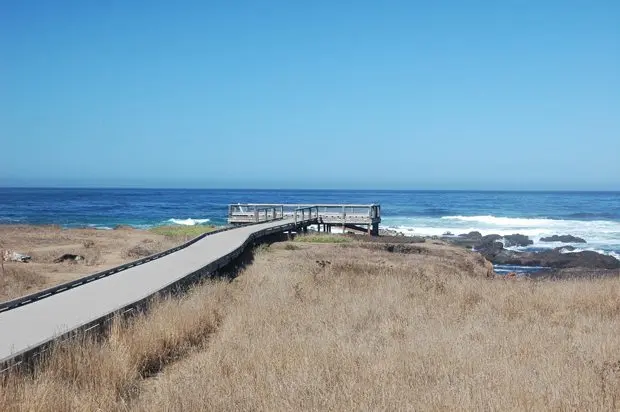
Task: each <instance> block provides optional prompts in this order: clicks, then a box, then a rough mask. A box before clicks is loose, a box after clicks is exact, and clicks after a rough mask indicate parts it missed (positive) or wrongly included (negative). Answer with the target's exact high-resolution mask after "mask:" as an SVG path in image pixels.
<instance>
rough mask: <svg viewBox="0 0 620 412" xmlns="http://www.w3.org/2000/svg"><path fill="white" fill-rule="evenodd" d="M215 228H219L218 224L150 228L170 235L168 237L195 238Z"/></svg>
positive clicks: (153, 231) (155, 231) (156, 232)
mask: <svg viewBox="0 0 620 412" xmlns="http://www.w3.org/2000/svg"><path fill="white" fill-rule="evenodd" d="M214 230H217V226H212V225H209V226H204V225H196V226H181V225H179V226H176V225H170V226H157V227H153V228H151V229H149V231H150V232H152V233H155V234H158V235H162V236H168V237H186V238H193V237H196V236H200V235H202V234H203V233H209V232H213V231H214Z"/></svg>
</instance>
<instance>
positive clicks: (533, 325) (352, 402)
mask: <svg viewBox="0 0 620 412" xmlns="http://www.w3.org/2000/svg"><path fill="white" fill-rule="evenodd" d="M298 239H299V238H298ZM289 245H293V246H294V248H291V247H289ZM369 246H372V247H369ZM384 246H385V247H384ZM391 246H394V245H391ZM398 246H399V247H390V245H382V244H380V243H372V244H367V243H365V242H349V243H348V244H331V245H329V246H325V245H323V244H314V243H311V242H302V241H295V242H282V243H275V244H272V245H271V246H270V247H261V248H260V249H259V250H258V251H257V252H256V253H255V256H254V261H253V264H252V265H250V266H247V267H246V268H245V269H243V270H242V271H241V272H240V273H238V274H236V275H237V276H236V277H234V278H232V279H231V278H224V279H219V280H218V279H216V280H209V281H206V282H204V283H202V284H200V285H198V286H196V287H194V288H193V289H192V290H191V291H190V292H189V293H187V294H185V295H183V296H176V297H164V298H161V299H159V300H158V301H155V302H153V304H152V305H151V310H150V311H148V312H145V313H143V314H140V315H138V316H134V317H133V318H131V319H125V320H123V319H118V320H117V322H116V323H115V324H114V326H113V327H112V328H111V331H110V333H109V334H108V335H107V337H104V338H100V339H94V338H92V337H90V338H89V337H86V338H83V339H82V340H76V341H73V342H69V343H66V344H64V345H60V346H59V347H57V348H56V349H55V350H54V351H53V353H51V354H50V355H49V356H48V357H47V359H46V360H45V361H44V362H42V363H41V364H40V365H39V366H38V367H37V368H36V370H35V371H34V372H33V373H19V372H14V373H12V374H10V375H8V376H7V377H5V379H4V380H3V381H2V385H1V387H0V410H3V411H5V410H6V411H21V410H23V411H26V410H42V411H46V410H47V411H63V410H110V411H114V410H116V411H125V410H136V411H147V410H148V411H151V410H168V411H175V410H231V409H235V410H250V409H251V410H317V409H321V410H323V409H327V410H345V409H346V410H352V409H353V410H358V409H372V410H403V409H416V410H445V409H449V410H457V409H458V410H463V409H467V410H480V409H489V410H515V409H516V410H524V409H526V410H549V409H555V410H566V409H570V410H614V409H617V408H618V406H619V405H620V357H619V355H618V354H619V353H620V336H619V335H618V334H617V331H618V330H620V303H619V302H620V279H618V277H608V278H602V279H571V280H564V281H534V280H527V279H521V280H520V279H511V280H508V279H504V278H501V277H489V276H488V275H489V273H488V267H487V265H486V264H485V263H486V261H485V260H484V259H482V258H481V257H480V256H479V255H477V254H474V253H471V252H468V251H467V250H464V249H463V248H457V247H454V246H449V245H446V244H444V243H443V242H425V243H418V244H415V245H398Z"/></svg>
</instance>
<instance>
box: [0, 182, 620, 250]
mask: <svg viewBox="0 0 620 412" xmlns="http://www.w3.org/2000/svg"><path fill="white" fill-rule="evenodd" d="M238 202H240V203H244V202H252V203H364V204H366V203H380V204H381V206H382V218H383V224H382V226H383V227H384V228H392V229H395V230H399V231H401V232H403V233H405V234H407V235H442V234H444V233H445V232H451V233H453V234H460V233H466V232H469V231H472V230H477V231H480V232H481V233H482V234H490V233H498V234H511V233H522V234H526V235H528V236H530V237H531V238H532V239H533V240H534V241H535V244H534V245H533V247H534V248H544V247H557V246H558V244H555V243H551V244H549V243H542V242H539V238H540V237H541V236H547V235H554V234H560V235H561V234H572V235H575V236H580V237H583V238H584V239H586V240H587V241H588V243H587V244H585V245H584V244H576V245H574V246H576V247H578V248H579V249H580V250H581V249H587V250H597V251H601V252H604V253H607V254H612V255H615V256H618V257H620V192H490V191H360V190H239V189H235V190H224V189H188V190H184V189H183V190H182V189H17V188H0V224H20V223H21V224H58V225H62V226H66V227H97V228H101V229H105V228H113V227H114V226H115V225H120V224H124V225H131V226H135V227H139V228H146V227H151V226H155V225H163V224H187V225H191V224H206V223H213V224H224V223H225V222H226V213H227V205H228V204H229V203H238Z"/></svg>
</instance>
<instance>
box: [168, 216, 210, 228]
mask: <svg viewBox="0 0 620 412" xmlns="http://www.w3.org/2000/svg"><path fill="white" fill-rule="evenodd" d="M210 221H211V220H210V219H192V218H189V219H174V218H173V219H168V222H170V223H173V224H175V225H183V226H196V225H202V224H204V223H207V222H210Z"/></svg>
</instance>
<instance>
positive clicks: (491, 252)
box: [474, 241, 504, 262]
mask: <svg viewBox="0 0 620 412" xmlns="http://www.w3.org/2000/svg"><path fill="white" fill-rule="evenodd" d="M474 250H475V251H476V252H480V254H482V256H484V257H485V258H486V259H488V260H490V261H492V262H493V259H494V258H495V256H497V255H498V254H499V253H501V252H502V251H503V250H504V245H503V244H502V242H496V241H489V242H486V243H479V244H477V245H475V246H474Z"/></svg>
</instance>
